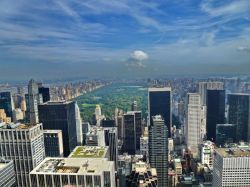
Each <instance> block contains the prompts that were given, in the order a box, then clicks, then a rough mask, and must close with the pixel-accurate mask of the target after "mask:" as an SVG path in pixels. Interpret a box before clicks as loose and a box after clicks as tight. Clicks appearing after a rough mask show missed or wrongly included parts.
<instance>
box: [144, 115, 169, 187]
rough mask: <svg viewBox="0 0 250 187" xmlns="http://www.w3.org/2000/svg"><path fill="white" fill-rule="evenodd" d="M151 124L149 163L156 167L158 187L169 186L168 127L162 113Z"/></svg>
mask: <svg viewBox="0 0 250 187" xmlns="http://www.w3.org/2000/svg"><path fill="white" fill-rule="evenodd" d="M152 120H153V123H152V124H151V125H150V126H149V144H148V145H149V163H150V165H151V167H153V168H156V171H157V176H158V187H167V186H168V128H167V126H166V124H165V123H164V120H163V118H162V117H161V116H160V115H157V116H153V117H152Z"/></svg>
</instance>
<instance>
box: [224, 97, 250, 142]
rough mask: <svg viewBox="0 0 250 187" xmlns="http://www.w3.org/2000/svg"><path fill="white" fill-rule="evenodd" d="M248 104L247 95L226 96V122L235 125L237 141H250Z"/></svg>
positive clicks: (249, 99) (249, 98)
mask: <svg viewBox="0 0 250 187" xmlns="http://www.w3.org/2000/svg"><path fill="white" fill-rule="evenodd" d="M249 102H250V95H249V94H228V122H229V123H231V124H236V140H237V141H240V140H243V141H250V113H249V112H250V110H249V107H250V104H249Z"/></svg>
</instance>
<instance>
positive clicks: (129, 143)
mask: <svg viewBox="0 0 250 187" xmlns="http://www.w3.org/2000/svg"><path fill="white" fill-rule="evenodd" d="M123 119H124V142H123V150H124V151H125V152H128V153H129V154H135V152H136V150H139V149H140V137H141V135H142V116H141V111H129V112H127V113H126V114H124V116H123Z"/></svg>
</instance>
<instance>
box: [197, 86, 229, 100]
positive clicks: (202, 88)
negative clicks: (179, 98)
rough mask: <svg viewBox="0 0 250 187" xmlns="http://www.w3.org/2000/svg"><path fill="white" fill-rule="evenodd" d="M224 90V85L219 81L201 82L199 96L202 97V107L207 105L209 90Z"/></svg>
mask: <svg viewBox="0 0 250 187" xmlns="http://www.w3.org/2000/svg"><path fill="white" fill-rule="evenodd" d="M208 89H210V90H223V89H224V83H223V82H219V81H212V82H199V94H200V96H201V105H206V104H207V90H208Z"/></svg>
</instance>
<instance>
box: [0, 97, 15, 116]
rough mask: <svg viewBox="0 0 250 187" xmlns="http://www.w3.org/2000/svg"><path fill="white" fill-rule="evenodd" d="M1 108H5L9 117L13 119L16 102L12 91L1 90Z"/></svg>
mask: <svg viewBox="0 0 250 187" xmlns="http://www.w3.org/2000/svg"><path fill="white" fill-rule="evenodd" d="M0 109H4V111H5V113H6V115H7V117H10V118H12V119H13V115H12V112H13V110H14V103H13V99H12V95H11V93H10V92H0Z"/></svg>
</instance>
